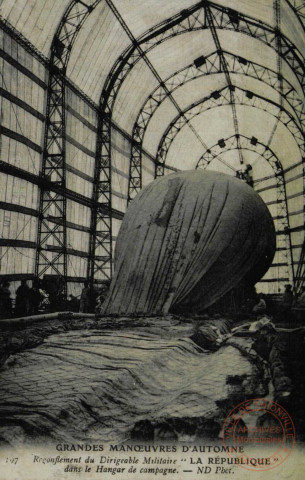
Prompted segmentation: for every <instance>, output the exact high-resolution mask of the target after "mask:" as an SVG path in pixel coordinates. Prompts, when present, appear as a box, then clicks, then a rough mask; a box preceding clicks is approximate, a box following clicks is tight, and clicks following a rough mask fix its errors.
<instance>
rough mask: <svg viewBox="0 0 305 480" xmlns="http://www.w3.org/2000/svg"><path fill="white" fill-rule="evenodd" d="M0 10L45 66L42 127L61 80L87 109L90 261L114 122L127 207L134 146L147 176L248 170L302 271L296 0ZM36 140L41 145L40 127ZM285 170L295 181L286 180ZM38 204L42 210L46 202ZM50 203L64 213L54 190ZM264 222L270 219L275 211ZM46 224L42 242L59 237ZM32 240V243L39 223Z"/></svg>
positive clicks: (49, 3) (179, 0)
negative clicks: (125, 155) (147, 158)
mask: <svg viewBox="0 0 305 480" xmlns="http://www.w3.org/2000/svg"><path fill="white" fill-rule="evenodd" d="M2 15H3V17H4V19H5V20H7V21H8V22H9V23H10V24H11V25H12V26H13V27H14V28H15V29H16V30H17V31H18V32H20V33H21V34H22V35H23V36H24V37H25V38H26V39H28V40H29V41H30V42H31V43H32V44H33V45H34V46H35V48H36V49H37V50H38V51H39V52H41V53H42V54H43V55H44V56H45V57H46V58H47V59H48V61H49V62H50V63H51V66H52V65H53V66H55V67H56V68H53V69H52V68H51V70H50V76H51V80H50V78H49V97H48V102H49V103H48V106H47V116H48V115H49V118H51V121H50V125H52V115H53V121H55V120H54V119H55V116H56V115H57V116H58V117H59V118H61V117H62V112H63V109H64V106H63V105H62V104H59V102H58V97H57V93H58V90H60V89H61V90H63V89H64V82H63V74H64V75H65V76H66V77H67V78H68V79H69V80H71V82H73V83H74V84H75V85H76V86H77V88H79V89H80V90H82V91H83V92H84V94H85V95H87V96H88V97H89V98H90V100H92V101H93V102H94V103H95V104H97V105H98V108H99V126H98V129H99V132H100V141H99V143H98V145H97V156H98V158H99V161H98V162H97V164H96V165H95V173H94V178H95V200H96V201H99V202H100V203H103V205H104V206H105V210H104V211H96V212H95V214H94V215H93V217H94V218H93V220H92V221H91V229H94V230H95V236H94V239H93V240H92V241H91V247H90V248H91V258H92V259H94V258H95V257H96V256H97V255H95V252H97V251H98V250H99V249H100V248H101V240H99V239H100V238H101V237H103V238H104V239H105V235H107V232H108V233H110V237H111V227H110V226H109V222H111V214H110V213H109V211H107V208H108V207H109V208H110V207H111V200H110V197H111V188H109V191H107V188H106V190H105V185H106V184H107V181H108V180H109V175H110V173H109V172H110V170H109V169H110V165H111V142H113V141H114V136H113V135H112V136H111V124H114V125H117V126H118V127H119V128H120V129H121V130H122V131H124V132H126V133H127V134H128V135H129V136H130V137H131V141H132V143H131V154H130V170H129V186H128V201H130V200H132V198H133V197H134V196H135V194H136V193H137V192H138V191H139V190H140V189H141V188H142V186H143V184H142V170H141V168H142V165H141V158H142V150H143V149H145V151H146V152H147V153H148V154H149V155H151V156H152V157H153V158H155V159H156V171H155V175H156V176H159V175H163V174H164V173H170V171H171V170H167V169H166V168H165V169H164V167H166V166H168V167H171V168H172V169H177V170H188V169H194V168H197V167H198V166H199V167H200V168H208V169H212V170H219V171H224V172H226V173H230V174H232V175H241V176H243V175H245V174H246V172H247V169H248V166H249V165H250V166H251V167H252V171H253V180H254V185H255V188H256V189H258V190H259V189H261V190H264V191H265V193H264V195H265V196H263V198H264V200H265V201H266V203H267V204H268V202H271V203H272V202H273V201H274V198H276V199H277V200H278V199H279V198H282V200H281V201H280V202H282V203H283V204H284V205H282V206H281V207H279V208H281V210H282V213H283V212H284V216H285V222H284V225H283V228H286V229H288V230H289V229H291V228H292V227H293V228H299V229H302V232H301V234H299V237H298V240H295V244H297V245H298V246H299V247H298V248H299V250H298V253H297V257H296V258H295V259H293V258H290V260H289V262H290V263H291V264H290V270H291V273H290V280H293V278H292V277H296V278H299V277H300V276H301V275H302V274H301V272H300V271H299V270H298V269H299V265H300V264H299V260H300V258H301V256H302V252H301V249H300V245H301V244H302V242H303V239H304V211H303V210H304V208H303V204H304V199H303V197H302V195H303V192H304V173H303V161H304V158H305V154H304V121H305V109H304V108H305V107H304V86H305V66H304V65H305V63H304V55H305V54H304V52H305V35H304V22H305V17H304V16H305V6H304V2H303V1H298V0H256V1H255V2H254V1H253V0H240V1H239V2H236V1H233V0H214V1H213V2H210V1H201V2H194V1H193V0H175V1H167V2H164V1H163V0H154V1H151V0H141V1H134V2H130V0H82V1H76V0H73V1H71V0H32V1H28V0H15V1H14V2H11V1H10V0H3V4H2ZM52 78H53V80H52ZM52 81H53V84H52ZM50 85H51V87H50ZM50 88H51V90H52V88H53V98H52V92H51V90H50ZM54 91H55V92H56V94H55V95H54ZM50 92H51V93H50ZM61 109H62V110H61ZM54 112H55V113H54ZM56 121H57V123H58V119H57V120H56ZM47 125H48V123H47ZM47 128H48V127H47ZM48 135H49V140H50V135H51V134H50V128H49V133H46V137H48ZM60 135H61V134H60V133H59V130H58V129H57V130H55V129H54V128H53V130H52V135H51V136H52V140H51V143H52V142H53V146H52V147H50V145H49V147H46V145H47V143H48V142H47V140H46V139H45V149H46V148H47V149H49V152H47V154H46V156H45V168H47V169H48V168H49V173H50V171H51V174H53V175H54V174H55V167H54V165H53V166H50V165H51V160H50V158H51V156H52V155H53V156H54V155H55V153H56V155H57V156H58V155H59V156H60V155H61V156H63V155H64V148H63V145H61V146H59V147H58V143H59V142H60V141H59V140H58V139H59V138H60ZM54 145H57V147H56V148H57V150H54V148H55V147H54ZM270 159H271V160H270ZM48 161H49V167H48V166H46V165H47V164H48ZM291 168H293V169H294V177H295V178H294V180H293V181H290V182H287V178H288V177H287V175H286V172H289V171H290V169H291ZM59 170H60V169H58V166H57V172H56V175H59V178H62V175H63V173H62V172H60V171H59ZM279 178H280V179H282V181H279V180H278V179H279ZM285 179H286V181H285ZM279 184H280V185H279ZM275 191H276V192H277V193H274V192H275ZM295 193H297V194H299V197H300V198H298V199H297V200H295V197H294V194H295ZM274 195H275V197H274ZM290 197H291V199H290ZM292 198H294V200H292ZM41 202H42V203H43V202H44V209H48V208H51V206H52V207H54V202H55V200H54V199H51V200H50V198H48V199H47V198H44V199H42V200H41ZM56 202H57V208H58V209H59V210H60V211H62V212H64V211H65V208H66V206H65V195H62V196H60V195H59V198H57V200H56ZM50 203H52V205H51V206H50ZM296 203H297V206H296ZM106 207H107V208H106ZM296 211H297V212H298V215H297V216H296V215H295V212H296ZM292 214H294V215H295V216H294V219H293V221H292V222H291V221H290V216H291V215H292ZM273 216H274V217H276V216H280V215H279V213H278V211H277V212H273ZM42 223H43V222H42ZM101 225H103V227H102V226H101ZM105 225H106V227H105ZM99 226H100V227H99ZM48 228H49V227H47V226H46V231H45V235H46V232H47V231H48V232H50V229H49V230H48ZM58 228H59V229H58V231H57V232H55V233H54V232H53V234H51V235H55V234H56V235H58V236H60V235H62V230H60V228H62V227H58ZM96 232H97V233H96ZM40 235H41V238H40V242H41V243H43V240H42V237H43V235H44V233H43V226H42V230H41V231H40ZM290 237H291V235H288V234H287V233H286V235H285V239H284V240H283V242H284V243H285V244H286V245H287V248H288V249H289V248H290V250H291V238H290ZM102 243H103V249H104V254H103V255H101V253H100V254H99V255H100V256H103V257H105V255H106V256H107V255H109V256H111V254H110V253H109V251H110V250H111V246H110V247H109V245H108V246H106V247H105V240H103V242H102ZM105 248H106V250H105ZM109 248H110V250H109ZM105 252H106V253H105ZM46 262H47V263H48V261H46ZM294 263H295V264H296V265H295V267H294V266H293V264H294ZM105 265H107V261H106V263H105V258H104V259H103V260H101V262H100V263H99V264H98V262H97V263H96V262H95V260H92V262H91V267H90V268H91V274H90V275H91V276H94V272H96V271H98V270H101V269H102V270H105V268H106V269H107V268H111V267H109V266H108V267H105ZM46 266H47V264H46ZM60 268H61V266H59V264H58V266H57V269H60ZM108 274H109V275H111V271H109V272H108Z"/></svg>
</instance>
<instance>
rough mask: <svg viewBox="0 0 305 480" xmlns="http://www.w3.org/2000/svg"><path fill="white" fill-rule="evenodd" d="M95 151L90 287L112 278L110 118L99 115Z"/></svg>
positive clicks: (89, 266) (105, 115) (89, 271)
mask: <svg viewBox="0 0 305 480" xmlns="http://www.w3.org/2000/svg"><path fill="white" fill-rule="evenodd" d="M97 135H98V137H97V148H96V160H95V172H94V190H93V201H94V205H95V207H94V210H93V211H92V215H91V240H90V253H89V263H88V278H89V279H90V284H91V287H92V286H93V282H94V280H96V281H101V282H102V281H105V280H111V278H112V219H111V121H110V115H109V114H106V113H105V114H104V115H103V116H102V115H101V113H100V114H99V124H98V133H97Z"/></svg>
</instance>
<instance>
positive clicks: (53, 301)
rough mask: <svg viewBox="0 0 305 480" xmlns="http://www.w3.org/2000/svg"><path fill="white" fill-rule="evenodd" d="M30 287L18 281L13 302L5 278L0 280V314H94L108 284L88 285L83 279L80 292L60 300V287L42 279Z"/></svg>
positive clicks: (9, 316) (103, 298)
mask: <svg viewBox="0 0 305 480" xmlns="http://www.w3.org/2000/svg"><path fill="white" fill-rule="evenodd" d="M32 283H33V284H32V287H30V286H29V285H28V283H27V280H24V279H23V280H21V282H20V285H19V286H18V288H17V290H16V297H15V301H13V296H12V292H11V288H10V283H9V282H8V281H2V282H0V316H1V317H2V318H11V317H22V316H29V315H36V314H38V313H41V312H51V311H62V310H69V311H74V312H78V311H79V312H83V313H94V312H96V311H100V308H101V305H102V303H103V302H104V300H105V297H106V293H107V291H108V288H109V283H107V282H106V283H105V284H104V285H102V286H101V287H100V288H90V286H89V283H88V282H85V283H84V286H83V289H82V291H81V294H80V298H79V297H77V296H73V295H69V297H68V300H67V301H65V300H64V295H63V292H62V289H61V288H60V287H59V288H57V289H54V288H49V289H48V286H47V285H45V284H44V283H43V281H41V280H38V279H34V280H33V282H32Z"/></svg>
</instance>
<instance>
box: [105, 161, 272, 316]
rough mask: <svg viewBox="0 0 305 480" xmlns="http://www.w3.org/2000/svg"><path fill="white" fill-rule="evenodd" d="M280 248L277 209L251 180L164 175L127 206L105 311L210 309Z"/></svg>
mask: <svg viewBox="0 0 305 480" xmlns="http://www.w3.org/2000/svg"><path fill="white" fill-rule="evenodd" d="M274 252H275V231H274V226H273V221H272V218H271V215H270V213H269V211H268V209H267V207H266V205H265V204H264V202H263V201H262V199H261V198H260V197H259V195H258V194H257V193H256V192H255V191H254V190H253V189H252V188H251V187H250V186H248V185H247V184H245V183H244V182H242V181H241V180H239V179H237V178H234V177H231V176H229V175H225V174H221V173H218V172H212V171H202V170H192V171H186V172H182V173H177V174H173V175H168V176H165V177H162V178H160V179H157V180H155V181H153V182H152V183H151V184H149V185H148V186H147V187H145V188H144V189H143V190H141V192H140V193H139V194H138V195H137V196H136V198H135V199H134V200H133V201H132V202H131V204H130V206H129V208H128V209H127V212H126V214H125V216H124V219H123V222H122V226H121V229H120V232H119V235H118V239H117V243H116V250H115V265H114V266H115V273H114V278H113V281H112V283H111V286H110V291H109V294H108V297H107V299H106V301H105V304H104V307H103V311H104V313H106V314H115V315H160V314H162V315H164V314H167V313H175V312H188V311H189V312H194V311H198V312H199V311H203V310H204V309H205V308H207V307H209V306H210V305H212V304H213V303H215V302H216V301H217V300H218V299H219V298H220V297H222V296H223V295H224V294H225V293H226V292H228V291H229V290H231V289H232V288H233V287H234V286H236V285H238V284H239V283H240V282H241V280H247V281H250V282H251V283H252V284H254V283H256V282H257V281H258V280H259V279H260V278H261V277H262V276H263V275H264V274H265V272H266V271H267V270H268V268H269V266H270V264H271V262H272V259H273V256H274Z"/></svg>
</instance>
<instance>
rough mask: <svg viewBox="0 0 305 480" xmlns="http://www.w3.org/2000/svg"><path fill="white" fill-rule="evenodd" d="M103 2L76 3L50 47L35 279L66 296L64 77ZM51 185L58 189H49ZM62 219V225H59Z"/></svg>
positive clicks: (67, 11) (73, 2)
mask: <svg viewBox="0 0 305 480" xmlns="http://www.w3.org/2000/svg"><path fill="white" fill-rule="evenodd" d="M100 1H101V0H82V1H79V0H73V1H71V3H70V5H69V7H68V8H67V10H66V11H65V14H64V15H63V17H62V19H61V22H60V25H59V27H58V28H57V31H56V34H55V36H54V38H53V41H52V45H51V55H50V64H49V81H48V90H47V93H48V95H47V109H46V127H45V135H44V148H43V158H42V178H43V179H44V180H46V182H45V184H44V185H43V186H42V187H41V190H40V203H39V221H38V237H37V245H38V246H37V254H36V265H35V275H36V276H37V277H42V276H43V275H44V274H49V275H58V276H60V277H61V278H63V279H64V290H65V291H64V294H65V295H66V293H67V285H66V279H67V227H66V203H67V194H66V150H65V136H66V121H65V86H66V82H65V74H66V69H67V65H68V62H69V58H70V54H71V50H72V47H73V45H74V42H75V40H76V37H77V34H78V32H79V30H80V29H81V27H82V25H83V23H84V22H85V20H86V19H87V17H88V15H89V14H90V13H91V12H92V11H93V9H94V8H95V7H96V5H97V4H98V3H99V2H100ZM50 183H51V184H52V186H53V185H54V187H59V188H57V191H54V190H56V189H54V188H49V187H48V185H49V184H50ZM58 219H60V221H57V220H58Z"/></svg>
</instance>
